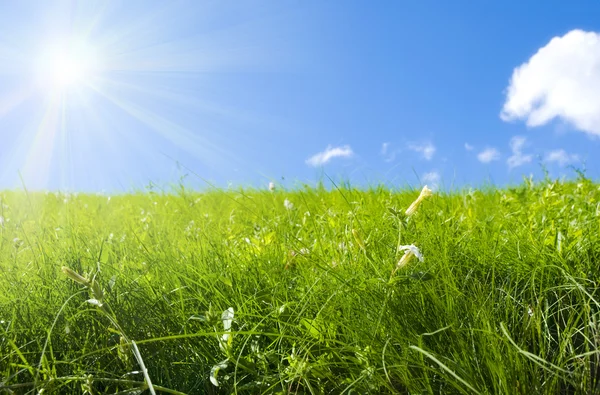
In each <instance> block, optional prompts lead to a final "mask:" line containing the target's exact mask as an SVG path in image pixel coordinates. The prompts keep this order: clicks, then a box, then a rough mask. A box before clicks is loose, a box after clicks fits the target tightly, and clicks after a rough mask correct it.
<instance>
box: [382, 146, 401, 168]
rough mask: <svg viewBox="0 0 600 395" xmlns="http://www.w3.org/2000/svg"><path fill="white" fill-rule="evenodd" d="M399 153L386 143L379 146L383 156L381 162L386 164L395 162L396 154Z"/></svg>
mask: <svg viewBox="0 0 600 395" xmlns="http://www.w3.org/2000/svg"><path fill="white" fill-rule="evenodd" d="M399 151H400V150H399V149H397V148H394V147H393V146H392V143H389V142H386V143H383V144H381V151H380V153H381V156H383V160H384V161H386V162H388V163H389V162H393V161H395V160H396V154H397V153H398V152H399Z"/></svg>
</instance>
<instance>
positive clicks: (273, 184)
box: [269, 181, 275, 192]
mask: <svg viewBox="0 0 600 395" xmlns="http://www.w3.org/2000/svg"><path fill="white" fill-rule="evenodd" d="M274 190H275V183H274V182H273V181H271V182H270V183H269V191H271V192H273V191H274Z"/></svg>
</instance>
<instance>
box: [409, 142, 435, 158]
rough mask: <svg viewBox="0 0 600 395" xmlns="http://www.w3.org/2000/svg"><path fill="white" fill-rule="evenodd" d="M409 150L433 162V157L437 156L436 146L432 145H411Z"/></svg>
mask: <svg viewBox="0 0 600 395" xmlns="http://www.w3.org/2000/svg"><path fill="white" fill-rule="evenodd" d="M408 149H409V150H411V151H415V152H418V153H420V154H421V155H423V158H425V159H426V160H431V158H433V155H434V154H435V145H433V144H432V143H425V144H414V143H411V144H409V145H408Z"/></svg>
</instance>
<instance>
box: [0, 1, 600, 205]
mask: <svg viewBox="0 0 600 395" xmlns="http://www.w3.org/2000/svg"><path fill="white" fill-rule="evenodd" d="M599 16H600V3H598V2H596V1H587V2H586V1H573V2H564V1H562V2H559V1H546V2H521V1H502V2H473V1H468V0H457V1H453V2H448V1H418V2H415V1H413V2H409V1H392V0H389V1H385V0H382V1H378V2H367V1H358V0H349V1H326V0H278V1H273V0H268V1H267V0H242V1H239V0H236V1H233V0H230V1H227V0H224V1H204V0H191V1H169V2H164V1H153V0H123V1H117V0H114V1H94V0H80V1H75V0H71V1H50V0H49V1H19V2H14V1H8V0H6V1H2V0H0V189H9V188H22V187H26V188H27V189H28V190H63V191H82V192H108V193H117V192H124V191H131V190H140V189H148V188H159V189H168V188H171V187H173V186H174V185H178V184H180V183H183V184H185V185H187V186H188V187H192V188H200V189H202V188H205V187H219V188H227V187H234V188H238V187H258V188H266V187H267V185H268V184H269V182H274V183H275V185H276V186H278V187H282V188H294V187H299V186H302V185H305V184H308V185H314V184H315V183H317V182H319V181H325V182H326V183H327V182H329V180H334V181H335V182H342V181H343V182H347V183H350V184H351V185H354V186H357V187H368V186H374V185H379V184H385V185H388V186H392V187H398V188H403V187H417V186H420V185H422V184H428V185H430V186H434V187H436V188H445V189H452V188H468V187H478V186H482V185H489V184H493V185H497V186H504V185H513V184H518V183H520V182H522V180H523V177H531V176H533V177H534V179H538V180H541V179H543V176H544V172H548V174H549V175H550V176H551V177H553V178H561V177H567V178H573V177H574V176H576V173H575V170H574V169H578V170H585V172H586V174H587V175H588V177H590V178H592V179H596V180H597V179H598V176H599V173H600V172H599V169H600V157H599V156H598V155H597V154H598V153H599V152H600V139H599V138H600V18H599Z"/></svg>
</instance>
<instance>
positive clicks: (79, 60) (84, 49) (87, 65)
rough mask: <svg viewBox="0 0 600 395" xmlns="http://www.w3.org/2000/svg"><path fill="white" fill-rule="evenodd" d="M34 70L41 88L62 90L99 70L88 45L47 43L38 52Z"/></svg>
mask: <svg viewBox="0 0 600 395" xmlns="http://www.w3.org/2000/svg"><path fill="white" fill-rule="evenodd" d="M35 70H36V77H37V81H38V84H39V85H40V87H41V88H42V89H43V90H44V91H46V92H47V91H50V92H64V91H65V90H68V89H71V88H78V87H81V86H85V85H87V84H88V83H89V82H90V79H92V78H93V77H94V75H95V74H97V72H98V70H99V65H98V56H97V54H96V51H95V50H94V49H93V48H92V47H90V46H89V45H84V44H78V45H73V44H71V45H56V44H54V45H47V46H45V47H43V49H42V50H41V51H40V55H39V57H38V58H37V60H36V64H35Z"/></svg>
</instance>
